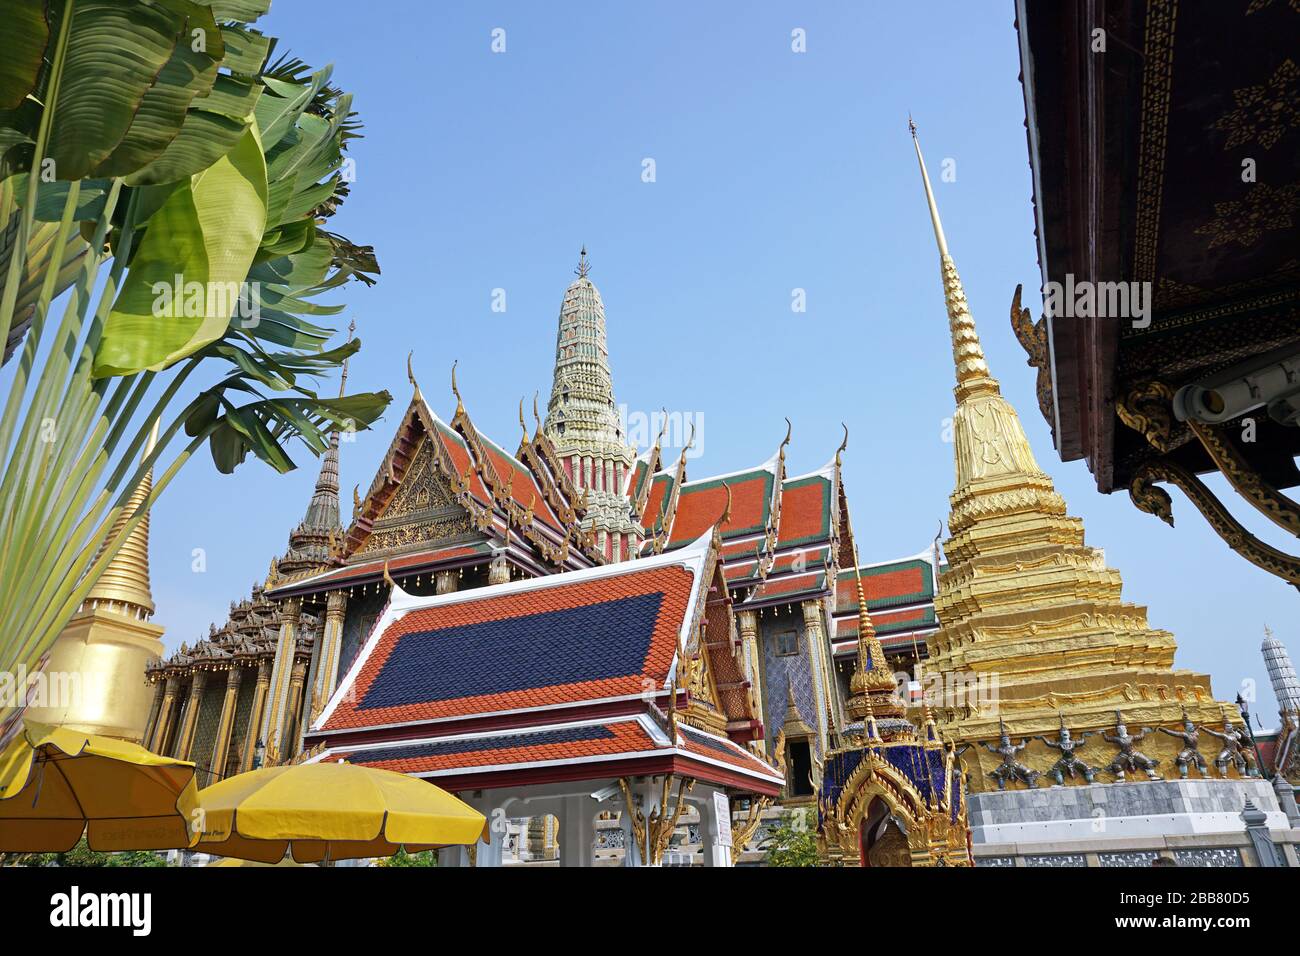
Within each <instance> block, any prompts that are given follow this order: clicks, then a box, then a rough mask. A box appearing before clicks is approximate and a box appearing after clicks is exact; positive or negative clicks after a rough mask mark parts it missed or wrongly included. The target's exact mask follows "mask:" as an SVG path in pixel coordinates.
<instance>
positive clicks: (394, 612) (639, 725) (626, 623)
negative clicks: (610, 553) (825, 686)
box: [309, 533, 782, 795]
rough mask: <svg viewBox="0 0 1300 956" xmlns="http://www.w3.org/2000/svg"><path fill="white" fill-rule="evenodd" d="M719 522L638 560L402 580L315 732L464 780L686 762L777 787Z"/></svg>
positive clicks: (371, 762)
mask: <svg viewBox="0 0 1300 956" xmlns="http://www.w3.org/2000/svg"><path fill="white" fill-rule="evenodd" d="M719 582H720V569H719V567H718V564H717V553H716V550H715V548H714V547H713V544H712V543H711V541H710V538H709V535H708V534H707V533H706V534H705V535H704V536H703V537H702V538H701V539H700V540H698V541H696V542H694V543H693V544H691V545H690V546H689V547H685V548H682V549H680V550H678V551H675V552H673V553H672V554H667V555H661V556H657V557H654V558H649V559H646V560H643V561H637V562H634V563H631V564H624V565H611V566H605V567H597V568H590V569H587V570H584V571H575V572H572V573H569V574H564V575H554V576H550V577H545V578H536V579H528V580H522V581H515V582H511V583H509V584H501V585H495V586H490V587H486V588H480V589H476V590H473V591H468V592H459V593H455V594H446V595H440V596H431V597H417V596H413V595H409V594H407V593H405V592H404V591H402V590H401V589H400V588H397V587H394V588H393V590H392V594H391V597H390V599H389V602H388V604H387V606H386V607H385V609H384V612H383V615H382V616H381V618H380V619H379V620H378V622H377V623H376V624H375V625H374V628H373V630H372V631H371V634H370V637H369V638H368V640H367V641H366V644H365V647H364V648H363V650H362V652H361V654H360V655H359V656H358V658H357V660H356V661H355V662H354V664H353V665H352V667H351V669H350V670H349V672H348V674H347V676H346V677H344V678H343V679H342V680H341V681H340V684H339V688H338V690H337V691H336V692H335V694H334V696H333V698H332V699H331V701H330V703H329V704H328V706H327V707H326V708H325V711H324V713H323V714H322V715H321V719H320V722H319V723H318V725H317V727H316V728H315V730H314V731H312V732H311V734H310V735H309V738H310V741H311V742H315V743H317V744H323V745H324V747H325V749H324V751H323V752H322V753H320V755H319V759H323V760H325V759H329V760H333V759H346V760H348V761H349V762H351V763H363V764H366V765H368V766H378V767H384V768H388V769H393V770H400V771H402V772H405V773H412V774H416V775H419V776H426V777H432V778H435V779H437V780H438V782H439V783H440V784H442V785H443V786H449V787H451V788H452V789H455V790H463V789H467V788H479V787H503V786H511V785H517V784H519V783H521V782H537V781H556V780H575V779H587V778H588V777H607V776H629V775H641V774H658V773H676V774H684V775H686V776H689V777H691V778H693V779H697V780H703V781H711V782H714V783H718V784H722V785H726V786H732V787H737V788H740V789H742V790H745V791H748V792H753V793H758V794H769V795H771V794H775V793H776V792H778V791H779V789H780V787H781V783H782V775H781V773H780V772H779V771H778V770H777V769H775V768H773V767H772V766H770V765H768V764H767V763H765V762H764V761H762V760H760V759H758V758H757V757H755V756H754V755H753V754H752V753H750V752H749V751H748V750H746V749H745V747H744V746H743V744H744V743H745V742H746V741H748V740H751V739H754V738H755V737H756V736H761V733H762V728H761V726H760V725H759V723H758V721H757V719H756V716H755V714H754V713H753V711H752V710H751V708H750V702H749V697H748V695H747V694H745V693H737V692H736V690H737V689H738V687H739V684H740V683H741V681H740V680H739V677H740V672H739V666H740V665H739V661H738V660H737V655H736V645H735V642H734V641H733V640H732V627H731V618H730V614H729V612H728V610H727V605H726V599H725V596H724V595H723V593H722V589H721V588H719V587H718V583H719Z"/></svg>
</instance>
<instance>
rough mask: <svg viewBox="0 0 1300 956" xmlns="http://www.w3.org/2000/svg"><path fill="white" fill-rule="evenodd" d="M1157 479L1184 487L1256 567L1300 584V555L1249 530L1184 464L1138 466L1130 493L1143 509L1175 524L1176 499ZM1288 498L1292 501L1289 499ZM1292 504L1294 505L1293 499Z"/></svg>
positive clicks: (1222, 534)
mask: <svg viewBox="0 0 1300 956" xmlns="http://www.w3.org/2000/svg"><path fill="white" fill-rule="evenodd" d="M1157 481H1165V482H1169V483H1170V484H1173V485H1177V486H1178V487H1179V488H1181V489H1182V491H1183V493H1184V494H1185V495H1187V497H1188V498H1190V499H1191V502H1192V504H1194V505H1195V506H1196V508H1197V510H1198V511H1200V512H1201V514H1202V515H1203V516H1204V517H1205V520H1206V521H1208V522H1209V524H1210V527H1211V528H1213V529H1214V531H1215V533H1216V534H1218V536H1219V537H1220V538H1222V539H1223V540H1224V542H1225V543H1226V544H1227V545H1228V547H1230V548H1231V549H1232V550H1233V551H1235V552H1237V554H1239V555H1241V556H1242V557H1243V558H1245V559H1246V560H1247V561H1249V562H1250V563H1251V564H1253V565H1255V566H1256V567H1258V568H1262V569H1263V570H1265V571H1267V572H1268V573H1269V574H1273V575H1276V576H1277V577H1279V578H1281V579H1282V580H1284V581H1288V582H1290V583H1291V584H1293V585H1295V586H1296V587H1297V588H1300V557H1295V556H1293V555H1289V554H1286V553H1285V552H1282V551H1279V550H1277V549H1276V548H1274V547H1272V546H1270V545H1267V544H1265V543H1264V542H1263V541H1260V540H1259V539H1258V538H1257V537H1255V536H1254V535H1253V534H1251V533H1250V532H1249V531H1247V530H1246V529H1245V528H1244V527H1243V526H1242V525H1241V523H1240V522H1239V521H1237V519H1236V518H1234V517H1233V516H1232V513H1231V512H1230V511H1228V509H1227V508H1226V507H1225V506H1224V504H1223V503H1222V502H1221V501H1219V499H1218V498H1217V497H1216V496H1215V494H1214V492H1212V491H1210V489H1209V488H1207V487H1206V485H1205V483H1204V482H1202V481H1201V480H1200V479H1199V478H1197V477H1196V476H1195V475H1194V474H1192V473H1191V472H1190V471H1188V470H1187V469H1186V468H1184V467H1182V466H1181V465H1178V464H1175V463H1173V462H1170V461H1165V460H1159V461H1154V462H1148V463H1147V464H1145V465H1143V466H1142V467H1141V468H1139V469H1138V470H1137V473H1136V474H1135V475H1134V476H1133V482H1132V484H1131V485H1130V486H1129V497H1130V498H1131V499H1132V500H1133V504H1135V505H1136V506H1137V507H1138V509H1139V510H1141V511H1145V512H1146V513H1147V514H1152V515H1155V516H1156V517H1157V518H1159V519H1160V520H1161V521H1163V522H1165V523H1166V524H1168V525H1170V526H1171V527H1172V526H1173V523H1174V515H1173V502H1172V499H1171V498H1170V497H1169V493H1168V492H1167V491H1165V490H1164V489H1163V488H1157V487H1156V486H1155V484H1154V483H1155V482H1157ZM1260 484H1261V485H1262V484H1263V483H1262V482H1261V483H1260ZM1248 500H1249V499H1248ZM1286 500H1287V501H1288V503H1290V502H1289V499H1286ZM1291 504H1292V506H1293V503H1291ZM1279 507H1280V506H1279ZM1261 510H1263V509H1261ZM1265 513H1266V514H1267V513H1268V512H1265ZM1270 517H1272V516H1271V515H1270ZM1279 523H1280V522H1279Z"/></svg>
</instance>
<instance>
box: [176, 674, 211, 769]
mask: <svg viewBox="0 0 1300 956" xmlns="http://www.w3.org/2000/svg"><path fill="white" fill-rule="evenodd" d="M207 684H208V672H207V671H205V670H195V671H194V677H193V679H192V680H191V682H190V699H189V703H187V704H186V705H185V720H184V722H183V723H182V724H181V733H180V737H179V738H178V739H177V742H176V757H177V759H180V760H189V759H190V747H192V746H193V745H194V728H195V727H197V726H198V723H199V707H200V705H202V703H203V689H204V688H205V687H207Z"/></svg>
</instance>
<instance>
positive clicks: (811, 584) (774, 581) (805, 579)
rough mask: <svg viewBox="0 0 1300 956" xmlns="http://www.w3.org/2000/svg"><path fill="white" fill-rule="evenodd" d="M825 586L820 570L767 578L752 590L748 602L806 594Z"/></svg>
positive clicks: (824, 579) (824, 577) (823, 576)
mask: <svg viewBox="0 0 1300 956" xmlns="http://www.w3.org/2000/svg"><path fill="white" fill-rule="evenodd" d="M825 588H826V575H825V574H823V573H822V572H820V571H815V572H813V573H811V574H796V575H787V576H785V577H780V578H768V579H767V580H766V581H764V582H763V583H762V584H760V585H759V586H758V587H757V588H756V589H755V591H754V594H753V596H752V597H750V599H749V602H750V603H752V602H755V601H763V600H767V599H771V598H774V597H783V596H786V595H795V594H808V593H810V592H813V591H822V590H825Z"/></svg>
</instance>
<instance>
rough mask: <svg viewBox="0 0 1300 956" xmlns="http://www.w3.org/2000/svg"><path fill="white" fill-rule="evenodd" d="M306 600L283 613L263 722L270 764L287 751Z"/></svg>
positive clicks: (290, 603) (294, 602)
mask: <svg viewBox="0 0 1300 956" xmlns="http://www.w3.org/2000/svg"><path fill="white" fill-rule="evenodd" d="M301 613H302V601H301V600H300V599H298V598H290V599H289V600H287V601H285V602H284V605H283V606H282V608H281V612H280V639H279V641H278V642H277V644H276V648H275V666H274V667H273V668H272V670H271V689H270V694H269V695H268V696H267V700H266V716H265V718H264V720H263V727H264V737H263V739H264V740H265V741H266V760H267V763H268V764H270V763H274V762H278V761H279V759H280V756H281V751H285V752H287V748H286V747H285V741H284V734H285V730H286V728H287V726H288V720H289V711H290V709H291V708H290V706H289V684H290V682H291V681H292V680H293V664H294V656H295V653H296V651H297V645H298V618H299V615H300V614H301Z"/></svg>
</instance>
